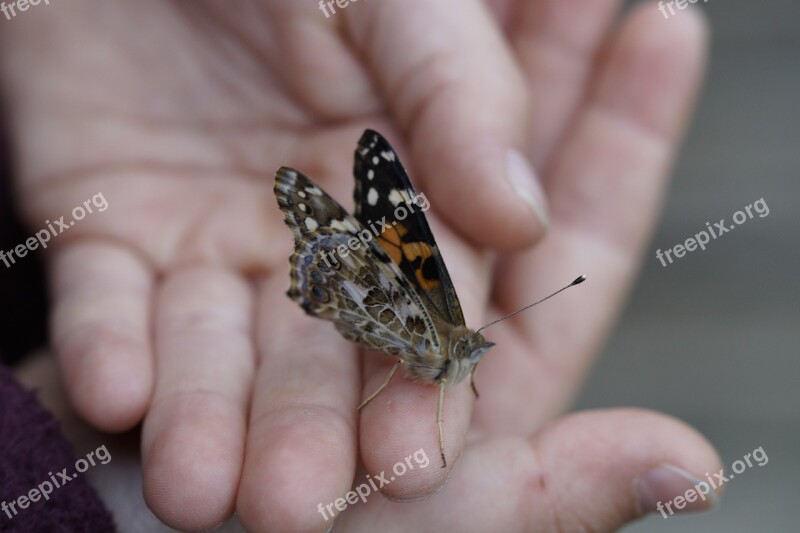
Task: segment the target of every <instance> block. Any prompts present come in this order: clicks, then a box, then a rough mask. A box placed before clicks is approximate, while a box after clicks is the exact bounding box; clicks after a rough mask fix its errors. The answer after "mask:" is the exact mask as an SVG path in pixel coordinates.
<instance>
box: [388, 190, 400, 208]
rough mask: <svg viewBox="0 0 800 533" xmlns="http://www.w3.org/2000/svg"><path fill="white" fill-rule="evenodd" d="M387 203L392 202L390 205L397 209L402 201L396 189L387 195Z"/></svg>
mask: <svg viewBox="0 0 800 533" xmlns="http://www.w3.org/2000/svg"><path fill="white" fill-rule="evenodd" d="M389 201H390V202H392V205H393V206H395V207H397V206H398V205H399V204H400V202H402V201H403V197H402V195H401V194H400V191H398V190H397V189H392V192H390V193H389Z"/></svg>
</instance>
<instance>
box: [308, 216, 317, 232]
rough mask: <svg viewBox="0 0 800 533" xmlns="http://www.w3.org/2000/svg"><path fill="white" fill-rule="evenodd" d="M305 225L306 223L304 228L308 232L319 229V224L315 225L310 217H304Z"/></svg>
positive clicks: (315, 222)
mask: <svg viewBox="0 0 800 533" xmlns="http://www.w3.org/2000/svg"><path fill="white" fill-rule="evenodd" d="M305 223H306V227H307V228H308V231H314V230H315V229H317V228H318V227H319V224H317V221H316V220H314V219H313V218H311V217H306V220H305Z"/></svg>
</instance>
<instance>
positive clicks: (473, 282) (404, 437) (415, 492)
mask: <svg viewBox="0 0 800 533" xmlns="http://www.w3.org/2000/svg"><path fill="white" fill-rule="evenodd" d="M431 224H432V227H433V231H434V233H435V234H436V235H439V236H441V237H443V239H442V243H443V246H446V247H447V249H446V250H444V251H443V253H445V254H446V256H447V257H448V258H450V259H452V260H453V263H452V264H453V265H454V266H456V268H454V269H453V270H451V273H452V276H453V282H454V285H455V286H456V287H469V288H470V289H471V290H468V291H462V292H461V298H460V303H461V307H462V310H463V313H464V316H465V318H466V322H467V324H477V323H479V322H480V320H481V319H482V316H483V309H485V307H486V299H487V294H486V291H485V290H483V289H481V287H487V282H486V280H487V279H488V276H489V269H490V265H489V261H488V260H487V255H488V254H483V255H480V254H476V253H474V250H473V249H470V248H468V247H466V246H463V247H459V246H448V245H449V244H452V243H456V242H458V240H457V239H455V238H454V236H453V235H452V234H451V233H449V232H448V228H447V227H446V226H444V225H443V224H439V223H438V221H437V220H436V219H435V218H432V219H431ZM461 265H469V268H459V266H461ZM396 360H397V359H396V358H393V357H391V356H389V355H386V354H383V353H379V352H373V351H368V352H367V353H366V355H365V364H364V367H365V371H364V375H365V377H366V378H365V384H364V388H363V392H362V399H366V398H367V397H369V395H370V394H372V393H373V392H375V391H376V390H377V389H378V388H379V387H380V386H381V384H382V383H383V381H384V379H385V377H386V375H387V373H388V372H389V370H390V368H391V367H392V365H393V364H394V363H395V362H396ZM432 362H433V361H432ZM438 364H442V361H441V360H440V361H439V362H438ZM478 386H479V387H480V384H479V385H478ZM438 401H439V387H438V385H436V384H433V383H417V382H415V381H413V380H412V379H409V377H408V375H407V372H406V368H404V367H401V368H399V369H398V371H397V373H396V374H395V376H394V377H393V378H392V381H391V382H390V384H389V386H388V387H387V388H386V389H385V390H383V391H382V392H381V393H380V394H379V395H378V396H377V397H376V398H375V399H373V400H372V401H371V402H370V403H369V404H367V405H366V406H365V407H364V408H363V409H362V411H361V432H360V442H361V457H362V459H363V461H364V465H365V466H366V468H367V471H368V472H370V473H371V474H379V473H380V472H381V471H386V472H390V470H391V467H392V465H394V464H395V463H396V462H397V461H398V460H399V459H402V458H404V457H407V456H408V455H409V454H410V453H413V452H416V451H418V450H423V451H424V452H425V453H426V454H427V455H428V456H429V457H430V458H431V460H432V461H433V462H434V463H435V464H436V468H430V469H427V470H424V471H422V470H417V471H414V472H410V473H408V474H406V475H404V476H403V477H402V479H399V480H398V481H397V482H396V483H392V484H390V485H387V486H386V487H385V488H384V489H383V492H384V494H385V495H386V496H388V497H390V498H393V499H397V500H408V499H415V498H419V497H421V496H423V495H426V494H430V493H432V492H434V491H436V490H437V489H438V488H439V487H440V486H441V485H442V483H444V482H445V480H446V479H447V476H448V475H449V471H450V469H451V468H452V467H453V466H454V465H455V463H456V461H457V460H458V457H459V456H460V455H461V450H462V449H463V447H464V444H465V435H466V432H467V429H468V428H469V423H470V417H471V415H472V404H473V401H474V397H473V393H472V390H471V388H470V384H469V378H467V379H466V380H465V381H463V382H461V383H459V384H454V385H452V386H449V387H448V388H447V389H446V392H445V397H444V406H443V423H442V424H443V425H442V428H443V433H444V444H445V457H446V460H447V468H446V469H444V468H441V466H442V459H441V454H440V449H439V432H438V426H437V423H436V420H437V412H438Z"/></svg>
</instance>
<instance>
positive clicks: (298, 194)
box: [275, 167, 439, 357]
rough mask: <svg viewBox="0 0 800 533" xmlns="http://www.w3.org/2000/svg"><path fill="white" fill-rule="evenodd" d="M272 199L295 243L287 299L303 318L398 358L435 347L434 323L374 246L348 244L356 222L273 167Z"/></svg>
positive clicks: (305, 181) (293, 174) (299, 178)
mask: <svg viewBox="0 0 800 533" xmlns="http://www.w3.org/2000/svg"><path fill="white" fill-rule="evenodd" d="M275 196H276V197H277V199H278V205H279V206H280V208H281V211H283V214H284V221H285V223H286V225H287V226H288V227H289V228H290V229H291V231H292V234H293V235H294V239H295V249H294V252H293V253H292V255H291V257H290V259H289V262H290V265H291V286H290V289H289V292H288V294H289V297H290V298H292V299H293V300H295V301H297V302H298V303H299V304H300V305H301V306H302V308H303V309H304V310H305V311H306V313H308V314H310V315H313V316H316V317H319V318H324V319H327V320H330V321H332V322H334V324H335V326H336V329H337V330H339V332H340V333H341V334H342V335H344V336H345V337H346V338H347V339H349V340H352V341H354V342H358V343H360V344H362V345H364V346H366V347H368V348H371V349H376V350H381V351H384V352H387V353H390V354H395V355H401V357H402V356H403V355H404V354H405V355H407V356H412V357H418V356H421V355H422V354H425V353H427V352H429V351H430V350H431V349H433V350H437V349H438V348H439V337H438V334H437V332H436V328H435V327H434V325H433V321H432V319H431V317H430V316H429V315H428V313H427V312H426V310H425V306H424V304H423V303H422V301H421V299H420V297H419V295H418V294H417V293H416V291H415V290H414V288H413V287H412V286H411V285H410V284H409V282H408V281H407V280H406V278H405V276H404V275H403V273H402V272H400V270H399V268H398V267H397V266H396V265H395V264H394V263H393V262H392V261H391V259H390V258H389V257H388V255H387V254H386V253H385V252H384V251H383V249H382V248H380V247H379V246H378V245H376V244H375V242H374V241H371V242H370V241H367V242H365V240H364V239H360V240H358V246H354V245H353V243H354V241H353V239H354V238H356V239H357V238H358V235H359V234H360V233H362V232H364V231H365V229H366V228H364V227H363V226H362V224H361V223H360V222H359V221H358V219H356V218H355V217H353V216H352V215H350V214H348V213H347V211H345V209H344V208H343V207H342V206H341V205H339V203H338V202H336V200H334V199H333V198H331V197H330V196H328V194H327V193H325V192H324V191H323V190H322V189H321V188H320V187H318V186H317V185H316V184H314V183H313V182H312V181H311V180H310V179H309V178H307V177H306V176H304V175H303V174H301V173H300V172H298V171H296V170H293V169H290V168H286V167H282V168H281V169H279V170H278V173H277V175H276V179H275ZM366 231H369V230H366ZM342 250H346V252H345V253H342Z"/></svg>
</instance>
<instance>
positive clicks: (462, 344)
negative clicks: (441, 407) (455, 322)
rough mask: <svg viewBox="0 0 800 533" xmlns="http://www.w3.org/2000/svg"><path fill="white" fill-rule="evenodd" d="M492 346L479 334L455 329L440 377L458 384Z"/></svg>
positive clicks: (464, 329)
mask: <svg viewBox="0 0 800 533" xmlns="http://www.w3.org/2000/svg"><path fill="white" fill-rule="evenodd" d="M492 346H494V343H493V342H488V341H487V340H486V339H484V338H483V335H481V334H480V333H478V332H476V331H473V330H471V329H467V328H466V327H464V328H457V330H456V331H454V335H453V336H452V337H451V338H450V358H449V360H448V365H447V371H446V372H445V373H444V375H443V376H442V377H446V378H447V382H448V383H451V384H456V383H458V382H460V381H461V380H463V379H464V378H466V377H467V376H469V374H470V373H471V372H472V369H473V368H474V367H475V365H477V364H478V362H479V361H480V360H481V358H482V357H483V356H484V355H485V354H486V352H488V351H489V349H490V348H491V347H492Z"/></svg>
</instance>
